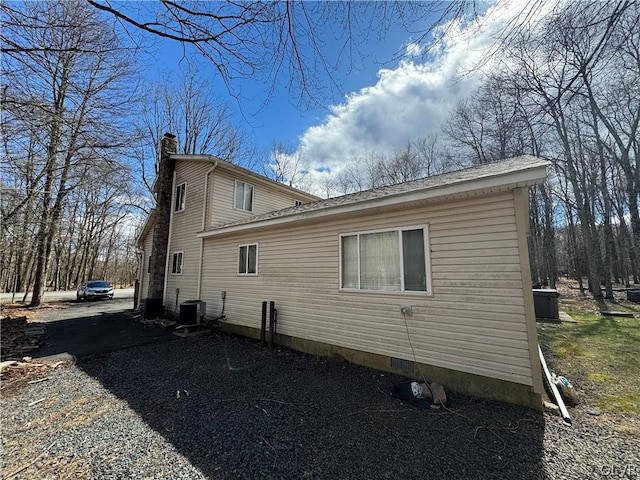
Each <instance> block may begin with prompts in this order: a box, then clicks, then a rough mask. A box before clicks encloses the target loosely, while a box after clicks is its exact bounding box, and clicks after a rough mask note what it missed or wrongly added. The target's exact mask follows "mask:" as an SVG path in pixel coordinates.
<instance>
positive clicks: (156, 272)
mask: <svg viewBox="0 0 640 480" xmlns="http://www.w3.org/2000/svg"><path fill="white" fill-rule="evenodd" d="M176 149H177V141H176V136H175V135H172V134H170V133H165V134H164V137H163V138H162V141H161V143H160V164H159V166H158V177H157V179H156V182H155V194H156V215H155V222H154V225H153V244H152V247H151V265H150V267H151V272H150V273H149V297H151V298H163V296H164V276H165V273H166V271H165V269H166V264H167V263H166V262H167V245H168V243H169V222H170V220H171V198H172V193H173V171H174V169H175V162H174V160H172V159H171V154H173V153H176Z"/></svg>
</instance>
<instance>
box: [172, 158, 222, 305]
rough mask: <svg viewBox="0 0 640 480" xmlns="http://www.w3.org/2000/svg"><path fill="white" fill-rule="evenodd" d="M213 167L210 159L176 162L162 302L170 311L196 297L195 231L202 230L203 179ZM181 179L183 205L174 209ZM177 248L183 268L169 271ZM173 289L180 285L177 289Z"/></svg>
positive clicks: (197, 249) (197, 242)
mask: <svg viewBox="0 0 640 480" xmlns="http://www.w3.org/2000/svg"><path fill="white" fill-rule="evenodd" d="M212 167H213V164H212V163H210V162H195V161H193V162H191V161H180V162H176V168H175V173H174V179H173V194H172V197H173V199H174V200H173V202H172V206H171V234H170V236H169V247H168V249H167V253H168V255H167V257H168V258H167V275H166V281H165V282H166V285H165V294H164V306H165V308H166V309H167V310H168V311H169V312H174V311H175V312H177V313H179V311H180V307H179V304H180V303H181V302H184V301H186V300H194V299H197V298H198V297H197V295H198V272H199V268H200V239H198V238H197V237H196V233H197V232H198V231H200V230H202V215H203V207H204V205H203V202H204V198H205V183H206V182H207V181H208V180H209V181H210V179H209V178H208V177H207V172H209V171H210V170H211V168H212ZM213 175H215V170H214V171H212V172H211V173H210V175H209V177H210V176H213ZM183 183H184V184H185V185H186V190H185V207H184V210H182V211H179V212H176V211H175V194H176V187H177V186H178V185H181V184H183ZM177 252H182V272H181V273H179V274H175V273H172V272H171V270H172V259H173V254H174V253H177ZM176 289H179V293H177V291H176Z"/></svg>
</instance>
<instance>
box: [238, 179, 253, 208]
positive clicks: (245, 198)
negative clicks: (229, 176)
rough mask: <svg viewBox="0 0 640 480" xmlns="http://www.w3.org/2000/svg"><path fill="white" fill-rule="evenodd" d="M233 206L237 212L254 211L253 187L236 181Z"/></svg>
mask: <svg viewBox="0 0 640 480" xmlns="http://www.w3.org/2000/svg"><path fill="white" fill-rule="evenodd" d="M233 205H234V207H235V208H236V209H237V210H245V211H247V212H251V211H252V210H253V185H251V184H250V183H245V182H241V181H240V180H236V190H235V194H234V203H233Z"/></svg>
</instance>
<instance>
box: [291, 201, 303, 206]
mask: <svg viewBox="0 0 640 480" xmlns="http://www.w3.org/2000/svg"><path fill="white" fill-rule="evenodd" d="M300 205H304V202H303V201H302V200H294V201H293V206H294V207H299V206H300Z"/></svg>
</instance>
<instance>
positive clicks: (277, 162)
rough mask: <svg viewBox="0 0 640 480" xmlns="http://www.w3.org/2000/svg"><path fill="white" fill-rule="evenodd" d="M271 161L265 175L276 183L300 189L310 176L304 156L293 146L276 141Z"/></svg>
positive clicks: (271, 153) (265, 169)
mask: <svg viewBox="0 0 640 480" xmlns="http://www.w3.org/2000/svg"><path fill="white" fill-rule="evenodd" d="M268 157H269V159H268V160H267V161H266V163H265V166H264V174H265V175H266V176H267V177H269V178H271V179H273V180H275V181H276V182H280V183H286V184H287V185H289V186H290V187H296V188H300V187H301V185H302V183H303V181H304V179H305V177H306V176H307V174H308V170H307V166H306V163H305V160H304V155H303V154H302V152H301V151H300V150H296V149H295V148H294V147H293V146H291V145H289V144H287V143H285V142H282V141H277V140H274V141H273V142H271V150H270V151H269V154H268Z"/></svg>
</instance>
